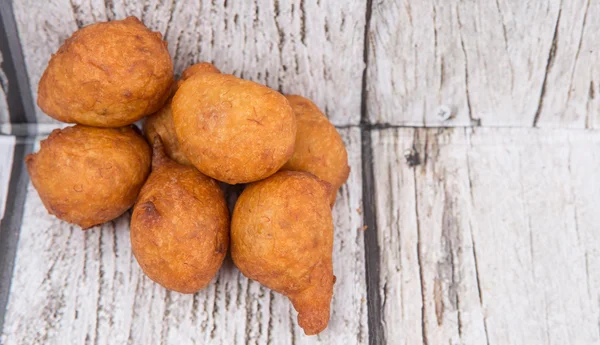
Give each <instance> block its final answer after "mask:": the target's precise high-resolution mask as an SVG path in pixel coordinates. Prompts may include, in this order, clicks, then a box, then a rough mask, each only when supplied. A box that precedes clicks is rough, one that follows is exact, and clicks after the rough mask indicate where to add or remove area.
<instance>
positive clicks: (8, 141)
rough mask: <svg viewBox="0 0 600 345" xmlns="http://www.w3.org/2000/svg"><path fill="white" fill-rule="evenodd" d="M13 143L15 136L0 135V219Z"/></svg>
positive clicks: (6, 192) (7, 182)
mask: <svg viewBox="0 0 600 345" xmlns="http://www.w3.org/2000/svg"><path fill="white" fill-rule="evenodd" d="M15 143H16V140H15V137H13V136H8V135H0V220H1V219H2V218H4V208H5V207H6V197H7V194H8V184H9V182H10V173H11V170H12V162H13V152H14V149H15Z"/></svg>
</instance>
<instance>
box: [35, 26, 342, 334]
mask: <svg viewBox="0 0 600 345" xmlns="http://www.w3.org/2000/svg"><path fill="white" fill-rule="evenodd" d="M173 74H174V72H173V63H172V61H171V57H170V56H169V52H168V50H167V43H166V42H165V41H163V39H162V36H161V34H160V33H157V32H152V31H151V30H149V29H148V28H147V27H146V26H144V24H143V23H142V22H140V21H139V20H138V19H137V18H135V17H129V18H127V19H124V20H116V21H111V22H106V23H96V24H93V25H89V26H86V27H84V28H82V29H80V30H78V31H77V32H75V33H74V34H73V35H72V36H71V37H70V38H69V39H67V40H66V41H65V42H64V44H63V45H62V46H61V47H60V49H59V50H58V52H57V53H56V54H55V55H53V56H52V58H51V60H50V62H49V64H48V67H47V68H46V70H45V72H44V74H43V76H42V78H41V80H40V83H39V89H38V105H39V107H40V108H41V109H42V110H43V111H44V112H45V113H46V114H48V115H49V116H51V117H53V118H55V119H57V120H59V121H62V122H66V123H74V124H75V125H74V126H72V127H67V128H64V129H57V130H55V131H53V132H52V133H51V134H50V136H49V137H48V138H47V139H46V140H44V141H42V142H41V144H40V150H39V152H37V153H35V154H31V155H29V156H27V158H26V165H27V169H28V171H29V174H30V177H31V181H32V183H33V186H34V187H35V188H36V190H37V191H38V193H39V196H40V198H41V201H42V202H43V204H44V206H45V207H46V209H47V210H48V212H49V213H50V214H53V215H55V216H56V217H57V218H59V219H62V220H64V221H67V222H69V223H73V224H76V225H79V226H80V227H81V228H82V229H88V228H91V227H93V226H96V225H98V224H102V223H104V222H108V221H111V220H113V219H115V218H117V217H119V216H120V215H122V214H123V213H125V212H127V210H129V209H130V208H131V207H132V206H133V211H132V213H131V246H132V250H133V253H134V255H135V258H136V259H137V261H138V263H139V264H140V266H141V268H142V270H143V271H144V272H145V274H147V275H148V277H150V279H152V280H154V281H155V282H157V283H158V284H160V285H162V286H164V287H165V288H167V289H170V290H173V291H178V292H181V293H195V292H197V291H199V290H200V289H202V288H204V287H206V286H207V285H208V284H209V283H210V281H211V280H212V279H213V278H214V277H215V275H216V273H217V271H218V270H219V268H220V267H221V264H222V262H223V259H224V258H225V255H226V254H227V252H228V250H230V251H231V257H232V259H233V262H234V263H235V265H236V266H237V267H238V268H239V269H240V271H241V272H242V273H243V274H244V275H245V276H246V277H248V278H251V279H254V280H256V281H258V282H260V283H261V284H263V285H265V286H267V287H269V288H271V289H273V290H275V291H277V292H279V293H281V294H283V295H285V296H287V297H288V298H289V299H290V301H291V302H292V304H293V305H294V308H295V309H296V310H297V311H298V323H299V325H300V326H301V327H302V328H303V329H304V331H305V333H306V334H308V335H312V334H317V333H319V332H321V331H323V330H324V329H325V328H326V327H327V323H328V321H329V314H330V304H331V299H332V295H333V284H334V282H335V276H334V275H333V267H332V250H333V231H334V230H333V221H332V215H331V208H332V206H333V203H334V202H335V197H336V194H337V190H338V189H339V188H340V186H341V185H342V184H343V183H344V182H345V181H346V179H347V178H348V174H349V172H350V169H349V167H348V156H347V152H346V148H345V147H344V143H343V142H342V139H341V137H340V135H339V134H338V132H337V131H336V129H335V128H334V126H333V125H332V124H331V123H330V122H329V120H328V119H327V117H326V116H325V115H324V114H323V113H322V112H321V111H320V110H319V109H318V108H317V106H315V104H314V103H312V102H311V101H310V100H308V99H306V98H304V97H301V96H292V95H287V96H284V95H282V94H281V93H279V92H277V91H275V90H273V89H270V88H269V87H267V86H264V85H260V84H257V83H255V82H252V81H248V80H243V79H240V78H237V77H235V76H233V75H228V74H223V73H221V72H220V71H219V70H218V69H217V68H216V67H214V66H213V65H211V64H209V63H198V64H195V65H193V66H190V67H189V68H187V69H186V70H185V71H184V72H183V73H182V75H181V78H180V79H179V80H177V81H176V80H175V78H174V76H173ZM146 116H147V118H146V119H145V122H144V125H143V132H144V135H142V133H141V132H140V131H139V130H138V129H137V127H136V126H135V125H134V124H133V123H134V122H136V121H138V120H140V119H142V118H144V117H146ZM144 136H145V137H144ZM219 182H224V183H226V184H231V185H234V184H246V186H245V189H244V190H243V192H242V193H241V195H240V196H239V198H238V200H237V202H236V204H235V207H234V209H233V214H232V215H231V216H230V214H229V209H228V206H227V203H226V200H225V194H224V191H223V190H222V186H223V185H225V184H223V183H221V184H220V183H219Z"/></svg>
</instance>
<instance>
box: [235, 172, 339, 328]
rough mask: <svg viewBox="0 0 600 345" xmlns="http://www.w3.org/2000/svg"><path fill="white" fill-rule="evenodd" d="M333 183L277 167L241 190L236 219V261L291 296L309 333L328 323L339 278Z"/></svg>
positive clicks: (256, 277)
mask: <svg viewBox="0 0 600 345" xmlns="http://www.w3.org/2000/svg"><path fill="white" fill-rule="evenodd" d="M330 189H331V186H330V185H329V183H327V182H324V181H322V180H319V179H318V178H316V177H315V176H314V175H312V174H310V173H307V172H299V171H281V172H278V173H276V174H275V175H273V176H271V177H269V178H267V179H265V180H263V181H259V182H255V183H252V184H250V185H249V186H248V187H247V188H246V189H245V190H244V191H243V192H242V195H241V196H240V198H239V199H238V201H237V204H236V205H235V209H234V212H233V218H232V223H231V255H232V258H233V261H234V263H235V264H236V266H237V267H238V268H239V269H240V271H241V272H242V273H243V274H244V275H245V276H247V277H248V278H251V279H254V280H257V281H258V282H260V283H261V284H263V285H265V286H267V287H269V288H271V289H273V290H275V291H277V292H279V293H282V294H284V295H286V296H287V297H289V299H290V300H291V302H292V304H293V305H294V308H296V310H297V311H298V323H299V324H300V326H301V327H302V328H303V329H304V332H305V333H306V334H308V335H312V334H317V333H319V332H321V331H322V330H324V329H325V328H326V327H327V323H328V321H329V310H330V303H331V298H332V295H333V283H334V282H335V276H334V275H333V267H332V250H333V221H332V216H331V208H330V206H329V195H330V192H331V191H330Z"/></svg>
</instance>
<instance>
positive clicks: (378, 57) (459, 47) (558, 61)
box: [367, 0, 600, 128]
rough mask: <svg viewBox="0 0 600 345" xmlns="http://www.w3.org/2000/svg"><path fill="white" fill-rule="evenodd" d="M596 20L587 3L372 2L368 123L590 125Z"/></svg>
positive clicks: (596, 8)
mask: <svg viewBox="0 0 600 345" xmlns="http://www.w3.org/2000/svg"><path fill="white" fill-rule="evenodd" d="M559 14H560V20H559ZM599 15H600V4H599V3H598V2H597V1H590V0H573V1H561V0H550V1H518V0H497V1H420V0H408V1H374V2H373V12H372V19H371V23H370V28H369V38H368V39H369V45H368V46H369V63H368V69H367V92H368V93H367V95H368V98H367V102H368V117H369V120H370V122H371V123H379V124H382V123H389V124H393V125H405V126H428V127H429V126H470V125H483V126H500V127H531V126H533V124H534V122H535V123H536V124H539V126H546V127H547V126H560V127H576V128H584V127H586V123H587V127H594V126H596V123H597V122H600V121H598V119H599V118H600V115H599V114H600V111H599V109H600V106H599V102H600V100H599V99H600V97H597V96H596V93H597V92H598V91H597V90H598V80H600V69H599V68H598V56H599V55H598V51H600V43H599V42H598V40H597V39H596V38H595V37H596V36H597V34H598V33H599V32H600V26H599V25H600V24H599V23H598V21H597V20H594V19H593V18H597V17H598V16H599ZM442 106H447V107H449V108H450V109H452V113H453V118H451V119H450V120H444V119H443V118H442V117H440V116H438V113H439V109H440V107H442Z"/></svg>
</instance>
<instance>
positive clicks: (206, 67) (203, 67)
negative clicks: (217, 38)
mask: <svg viewBox="0 0 600 345" xmlns="http://www.w3.org/2000/svg"><path fill="white" fill-rule="evenodd" d="M200 73H221V71H219V69H218V68H217V67H215V66H214V65H213V64H211V63H209V62H199V63H196V64H193V65H191V66H190V67H188V68H186V69H185V71H183V73H181V79H180V80H179V82H178V83H179V85H181V83H183V82H184V81H185V80H187V79H189V78H190V77H191V76H193V75H195V74H200Z"/></svg>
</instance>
